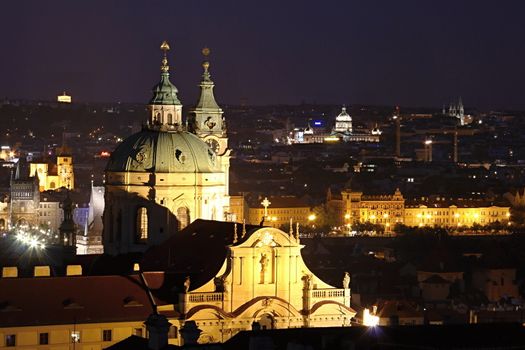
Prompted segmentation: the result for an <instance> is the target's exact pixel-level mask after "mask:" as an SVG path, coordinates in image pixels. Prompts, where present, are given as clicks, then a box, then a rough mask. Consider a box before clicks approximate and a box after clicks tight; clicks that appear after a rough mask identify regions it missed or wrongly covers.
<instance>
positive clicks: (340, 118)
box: [335, 107, 352, 122]
mask: <svg viewBox="0 0 525 350" xmlns="http://www.w3.org/2000/svg"><path fill="white" fill-rule="evenodd" d="M335 120H336V121H338V122H351V121H352V117H351V116H350V114H348V112H347V111H346V107H343V108H341V113H339V115H338V116H337V117H336V118H335Z"/></svg>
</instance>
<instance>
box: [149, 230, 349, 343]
mask: <svg viewBox="0 0 525 350" xmlns="http://www.w3.org/2000/svg"><path fill="white" fill-rule="evenodd" d="M196 247H200V248H199V249H200V252H199V253H195V254H194V253H192V252H196V251H197V250H196ZM224 248H226V249H224ZM302 248H303V245H301V243H300V241H299V238H298V232H297V231H294V232H289V233H285V232H283V231H281V230H279V229H275V228H271V227H258V226H251V225H241V224H235V223H230V222H212V221H206V220H197V221H195V222H193V223H192V224H191V225H190V226H189V227H188V228H187V229H186V230H184V231H182V232H180V233H179V234H177V235H174V236H172V237H171V238H170V239H169V240H168V241H166V242H165V243H164V244H162V245H161V246H157V247H152V249H151V250H150V251H148V252H146V254H145V256H144V259H143V262H142V263H141V266H142V268H143V269H145V270H147V271H158V270H166V271H174V275H173V276H172V279H173V280H176V281H179V282H178V285H179V289H178V290H180V292H179V296H178V297H179V299H178V304H177V305H175V308H174V311H175V312H176V314H178V315H179V317H178V318H173V319H170V322H171V323H172V324H174V325H175V326H176V327H179V328H180V326H182V324H184V322H185V321H188V320H191V321H195V322H196V323H197V325H198V327H199V328H200V329H201V330H202V333H201V335H200V338H199V342H200V343H209V342H223V341H226V340H228V339H229V338H231V337H232V336H234V335H235V334H236V333H238V332H240V331H242V330H250V329H251V328H252V324H253V322H255V321H256V322H258V323H259V324H260V325H261V327H262V328H263V329H277V328H300V327H330V326H332V327H335V326H337V327H340V326H342V325H343V326H349V325H350V319H351V318H352V317H353V316H354V315H355V311H354V310H353V309H351V308H350V288H349V284H350V276H349V275H344V276H341V281H342V283H341V285H340V287H339V288H337V287H334V286H331V285H328V284H327V283H325V282H323V281H322V280H321V279H319V278H318V277H317V276H315V275H314V274H313V273H312V272H311V270H310V269H309V268H308V266H307V265H306V264H305V262H304V261H303V259H302V255H301V249H302ZM166 262H169V263H168V266H166ZM197 271H199V272H198V273H197Z"/></svg>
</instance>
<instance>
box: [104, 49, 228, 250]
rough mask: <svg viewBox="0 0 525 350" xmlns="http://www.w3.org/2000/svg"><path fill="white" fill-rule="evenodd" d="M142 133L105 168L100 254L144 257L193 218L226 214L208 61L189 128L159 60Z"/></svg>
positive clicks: (221, 141)
mask: <svg viewBox="0 0 525 350" xmlns="http://www.w3.org/2000/svg"><path fill="white" fill-rule="evenodd" d="M161 49H162V50H163V51H164V57H163V59H162V65H161V79H160V82H159V83H158V84H157V85H156V86H154V87H153V97H152V98H151V100H150V102H149V112H150V116H149V119H148V121H147V123H146V125H145V126H144V127H143V129H142V131H140V132H138V133H136V134H133V135H131V136H130V137H128V138H127V139H125V140H124V141H123V142H122V143H121V144H120V145H119V146H118V147H117V148H116V149H115V151H114V152H112V154H111V157H110V159H109V161H108V164H107V166H106V172H105V175H106V184H105V207H104V232H103V241H104V242H103V243H104V252H105V253H108V254H119V253H126V252H132V251H144V250H146V248H147V247H148V246H150V245H154V244H159V243H161V242H162V241H164V240H166V239H167V238H168V237H169V236H170V235H171V234H173V233H175V232H177V231H180V230H181V229H183V228H184V227H186V226H187V225H188V224H189V223H191V222H192V221H194V220H195V219H198V218H204V219H210V220H224V219H225V216H226V214H225V213H227V212H229V197H228V173H229V153H230V151H229V150H228V148H227V147H228V146H227V137H226V124H225V121H224V118H223V116H222V110H221V109H220V108H219V107H218V105H217V103H216V102H215V99H214V97H213V87H214V84H213V82H212V81H211V79H210V74H209V70H208V68H209V62H207V61H205V62H204V63H203V68H204V74H203V81H202V82H201V84H200V87H201V96H200V99H199V103H198V104H197V107H196V108H195V109H194V110H193V111H192V113H193V118H192V122H191V125H190V123H189V121H186V122H183V120H182V103H181V102H180V100H179V98H178V97H177V93H178V90H177V88H176V87H175V86H174V85H173V84H172V83H171V81H170V79H169V66H168V60H167V56H166V53H167V51H168V50H169V46H168V44H167V43H166V42H164V43H163V44H162V46H161Z"/></svg>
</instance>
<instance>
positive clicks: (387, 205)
mask: <svg viewBox="0 0 525 350" xmlns="http://www.w3.org/2000/svg"><path fill="white" fill-rule="evenodd" d="M341 199H342V210H343V212H342V213H340V214H339V215H338V216H339V217H340V218H344V220H345V223H346V224H347V223H350V224H352V223H354V222H361V223H364V222H371V223H373V224H380V225H384V228H385V232H389V231H391V230H392V229H393V227H394V225H395V224H396V223H400V222H401V223H402V222H403V217H404V205H405V199H404V198H403V195H402V194H401V191H399V189H396V191H395V192H394V193H393V194H391V195H378V196H371V195H364V194H363V192H358V191H352V190H350V189H348V190H344V191H342V192H341Z"/></svg>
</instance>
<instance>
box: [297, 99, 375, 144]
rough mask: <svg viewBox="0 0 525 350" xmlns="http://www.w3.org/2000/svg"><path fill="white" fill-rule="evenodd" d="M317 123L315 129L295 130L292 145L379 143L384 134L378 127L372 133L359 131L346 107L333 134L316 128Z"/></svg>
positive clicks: (340, 114)
mask: <svg viewBox="0 0 525 350" xmlns="http://www.w3.org/2000/svg"><path fill="white" fill-rule="evenodd" d="M315 122H317V121H314V127H312V126H311V125H308V127H307V128H304V129H300V128H296V129H294V131H293V133H292V137H291V139H290V143H331V142H341V141H342V142H379V140H380V136H381V134H382V132H381V130H379V128H377V126H375V127H374V128H373V129H371V130H370V131H357V130H356V129H355V128H354V127H353V124H352V117H351V116H350V115H349V114H348V112H347V111H346V107H345V106H343V107H342V108H341V112H340V113H339V114H338V115H337V117H336V118H335V124H334V127H333V129H332V132H326V131H325V130H324V128H316V127H315ZM319 123H321V122H319Z"/></svg>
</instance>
